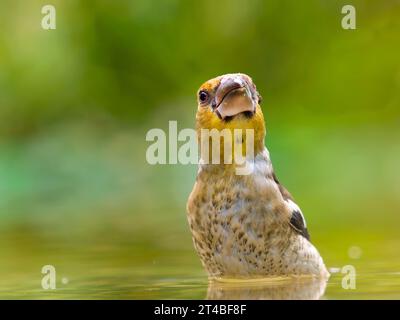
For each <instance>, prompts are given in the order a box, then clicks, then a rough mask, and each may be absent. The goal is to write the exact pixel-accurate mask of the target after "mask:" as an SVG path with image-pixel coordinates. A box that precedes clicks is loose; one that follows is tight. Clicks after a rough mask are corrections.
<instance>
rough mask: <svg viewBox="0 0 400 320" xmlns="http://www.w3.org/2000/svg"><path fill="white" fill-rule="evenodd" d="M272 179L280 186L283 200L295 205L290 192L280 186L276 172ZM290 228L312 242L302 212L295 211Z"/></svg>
mask: <svg viewBox="0 0 400 320" xmlns="http://www.w3.org/2000/svg"><path fill="white" fill-rule="evenodd" d="M272 178H273V179H274V181H275V183H276V184H277V185H278V187H279V191H280V192H281V194H282V198H283V199H284V200H285V201H287V202H289V201H292V202H293V204H294V200H293V197H292V195H291V194H290V193H289V191H287V190H286V188H285V187H284V186H282V185H281V184H280V182H279V180H278V178H277V177H276V175H275V172H273V173H272ZM290 226H291V227H292V228H293V229H294V230H295V231H296V232H297V233H299V234H301V235H302V236H303V237H304V238H306V239H307V240H310V234H309V233H308V230H307V227H306V223H305V221H304V217H303V214H302V213H301V211H300V210H293V212H292V217H291V218H290Z"/></svg>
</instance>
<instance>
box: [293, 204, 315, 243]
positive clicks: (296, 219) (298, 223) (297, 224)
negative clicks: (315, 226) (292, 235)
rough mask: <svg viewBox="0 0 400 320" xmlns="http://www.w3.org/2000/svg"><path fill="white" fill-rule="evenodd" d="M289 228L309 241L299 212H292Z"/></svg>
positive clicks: (308, 235)
mask: <svg viewBox="0 0 400 320" xmlns="http://www.w3.org/2000/svg"><path fill="white" fill-rule="evenodd" d="M290 226H291V227H292V228H293V229H294V230H295V231H297V232H298V233H299V234H301V235H302V236H303V237H304V238H306V239H307V240H310V234H309V233H308V230H307V227H306V226H305V223H304V218H303V215H302V214H301V212H300V211H298V210H294V211H293V212H292V217H291V218H290Z"/></svg>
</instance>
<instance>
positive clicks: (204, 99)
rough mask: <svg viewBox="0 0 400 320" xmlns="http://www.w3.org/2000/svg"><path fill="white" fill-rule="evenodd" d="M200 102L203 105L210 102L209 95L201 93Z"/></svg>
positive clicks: (204, 92)
mask: <svg viewBox="0 0 400 320" xmlns="http://www.w3.org/2000/svg"><path fill="white" fill-rule="evenodd" d="M199 100H200V102H201V103H206V102H207V101H208V93H207V92H206V91H200V92H199Z"/></svg>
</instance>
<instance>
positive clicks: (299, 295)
mask: <svg viewBox="0 0 400 320" xmlns="http://www.w3.org/2000/svg"><path fill="white" fill-rule="evenodd" d="M326 283H327V279H313V278H307V279H304V278H302V279H300V278H299V279H263V280H257V281H251V282H244V281H234V280H232V281H224V282H220V281H215V280H213V281H211V282H210V283H209V285H208V291H207V299H212V300H224V299H227V300H229V299H251V300H271V299H272V300H283V299H285V300H317V299H320V298H321V296H322V295H323V294H324V292H325V288H326Z"/></svg>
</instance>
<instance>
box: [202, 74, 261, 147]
mask: <svg viewBox="0 0 400 320" xmlns="http://www.w3.org/2000/svg"><path fill="white" fill-rule="evenodd" d="M197 100H198V109H197V115H196V121H197V129H198V130H200V129H210V130H211V129H217V130H223V129H231V130H233V129H243V130H244V129H253V130H254V138H255V141H256V142H259V144H262V146H263V145H264V136H265V124H264V117H263V113H262V110H261V107H260V101H261V97H260V95H259V94H258V92H257V89H256V86H255V85H254V83H253V81H252V79H251V78H250V77H249V76H247V75H245V74H242V73H232V74H225V75H222V76H219V77H216V78H214V79H211V80H208V81H207V82H205V83H204V84H203V85H202V86H201V87H200V89H199V91H198V93H197Z"/></svg>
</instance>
